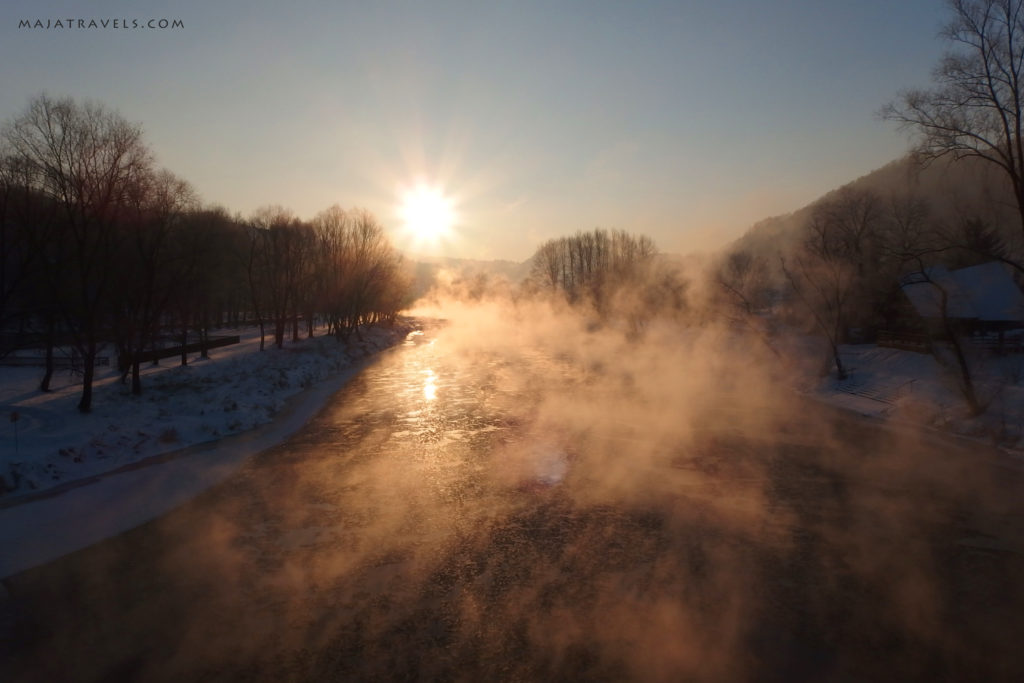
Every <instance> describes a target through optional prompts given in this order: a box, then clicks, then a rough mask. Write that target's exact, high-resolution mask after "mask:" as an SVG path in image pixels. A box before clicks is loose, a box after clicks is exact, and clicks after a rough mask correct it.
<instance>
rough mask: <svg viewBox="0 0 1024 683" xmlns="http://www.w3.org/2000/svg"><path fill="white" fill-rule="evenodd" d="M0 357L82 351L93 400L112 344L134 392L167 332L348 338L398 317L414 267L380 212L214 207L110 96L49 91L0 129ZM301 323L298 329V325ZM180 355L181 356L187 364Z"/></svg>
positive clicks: (86, 399)
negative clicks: (101, 100) (256, 331)
mask: <svg viewBox="0 0 1024 683" xmlns="http://www.w3.org/2000/svg"><path fill="white" fill-rule="evenodd" d="M0 287H2V289H0V340H2V343H0V355H6V354H9V353H11V352H12V351H14V350H16V349H18V348H23V347H27V346H32V347H36V348H43V349H45V365H46V367H45V371H44V373H43V378H42V380H41V382H40V389H41V390H43V391H46V390H48V389H49V388H50V383H51V380H52V377H53V373H54V368H55V353H56V352H57V350H58V349H62V348H71V349H73V353H74V354H75V355H76V356H77V358H78V359H79V360H80V363H81V369H82V380H83V383H82V394H81V398H80V400H79V403H78V408H79V410H80V411H82V412H89V410H90V409H91V406H92V387H93V380H94V377H95V368H96V361H97V358H98V357H99V354H100V350H101V349H102V348H104V347H107V346H112V347H113V348H114V349H115V350H116V352H117V354H118V357H119V358H120V359H123V360H124V359H127V361H128V362H127V363H125V366H124V367H122V371H123V372H124V376H125V378H127V375H128V373H131V376H132V391H133V392H134V393H140V392H141V380H140V376H139V362H138V360H135V361H134V362H132V360H131V359H133V358H137V357H138V356H139V355H140V354H141V353H142V352H144V351H145V350H147V349H152V348H154V347H156V346H157V345H158V344H160V343H161V341H162V340H163V339H165V338H167V337H168V336H169V335H173V336H174V337H175V338H177V339H179V340H180V342H181V345H182V346H183V347H184V345H185V342H186V340H187V339H188V337H189V335H190V334H191V335H194V336H196V337H198V338H199V339H200V341H201V342H202V341H205V340H206V339H207V338H208V336H209V333H210V330H211V329H214V328H216V327H218V326H221V325H233V326H238V325H242V324H256V325H259V327H260V332H261V339H260V349H261V350H263V349H264V345H265V335H266V331H267V328H268V327H269V328H270V329H271V330H272V334H273V341H274V343H275V344H276V345H277V346H278V347H281V346H282V345H283V344H284V342H285V340H286V338H287V337H288V336H289V334H290V337H291V339H293V340H297V339H299V338H300V336H301V335H303V334H304V335H306V336H312V335H313V334H314V330H315V327H316V323H317V321H319V322H320V324H321V325H323V326H325V327H326V328H327V331H328V332H329V333H330V334H333V335H334V336H336V337H337V338H339V339H341V340H347V339H348V338H349V337H350V335H352V334H356V335H358V333H359V332H358V330H359V326H360V325H363V324H373V323H379V322H387V321H390V320H393V319H394V317H395V315H396V314H397V312H398V311H399V310H400V309H401V308H403V307H404V306H405V305H407V304H408V291H409V280H408V277H407V275H406V272H405V268H404V265H403V263H402V259H401V257H400V255H399V254H398V253H397V252H396V251H395V250H394V249H393V248H392V247H391V245H390V243H389V242H388V240H387V237H386V235H385V234H384V231H383V228H382V226H381V225H380V223H379V222H378V221H377V220H376V218H374V216H373V215H372V214H370V213H369V212H367V211H364V210H358V209H355V210H344V209H342V208H340V207H339V206H332V207H330V208H328V209H326V210H324V211H322V212H321V213H319V214H318V215H317V216H315V217H314V218H313V219H312V220H302V219H299V218H298V217H296V216H295V215H294V214H293V213H292V212H290V211H289V210H287V209H284V208H282V207H279V206H268V207H264V208H261V209H259V210H257V211H255V212H254V213H253V214H252V215H251V216H249V217H242V216H238V215H235V216H232V215H230V214H229V213H228V212H227V211H226V210H224V209H222V208H219V207H210V206H203V205H202V204H201V203H200V202H199V200H198V198H197V195H196V193H195V191H194V190H193V188H192V187H191V186H190V185H189V183H188V182H187V181H185V180H183V179H181V178H179V177H177V176H175V175H174V174H173V173H171V172H169V171H167V170H164V169H160V168H159V167H158V166H157V164H156V162H155V159H154V155H153V153H152V150H151V149H150V148H149V147H148V146H147V145H146V143H145V141H144V138H143V134H142V130H141V128H140V127H139V126H138V125H136V124H132V123H129V122H128V121H127V120H125V119H124V118H123V117H121V116H120V115H119V114H117V113H116V112H113V111H111V110H109V109H107V108H105V107H103V106H102V105H99V104H94V103H90V102H85V103H82V102H77V101H75V100H72V99H69V98H52V97H50V96H47V95H41V96H38V97H36V98H34V99H33V100H32V101H31V102H30V103H29V105H28V107H27V108H26V109H25V110H24V112H23V113H22V114H21V115H20V116H17V117H16V118H14V119H13V120H11V121H8V122H6V124H4V125H3V127H2V129H0ZM300 328H301V329H300ZM185 360H186V359H185V357H184V355H183V357H182V362H185Z"/></svg>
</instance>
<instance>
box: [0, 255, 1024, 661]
mask: <svg viewBox="0 0 1024 683" xmlns="http://www.w3.org/2000/svg"><path fill="white" fill-rule="evenodd" d="M684 279H686V281H688V282H689V283H690V285H689V286H688V288H687V292H688V299H687V301H686V306H685V307H684V308H685V311H686V312H685V313H684V312H680V311H676V312H674V313H672V314H671V315H659V316H643V317H642V324H641V325H640V326H639V327H638V326H637V323H636V321H635V320H634V321H633V322H632V323H626V322H623V318H622V317H621V316H617V315H611V314H607V313H606V314H605V315H600V314H599V312H598V311H596V310H594V309H593V308H590V307H587V306H570V305H569V304H567V303H565V301H564V300H562V299H559V298H557V297H548V298H544V297H508V296H505V295H504V294H486V293H485V294H483V295H480V293H479V292H478V293H477V295H475V296H471V297H467V296H464V295H465V292H464V291H462V290H460V289H459V287H458V286H455V287H454V288H453V287H452V281H451V279H448V280H447V281H446V282H447V286H446V287H445V288H444V289H443V290H439V291H436V292H435V294H434V296H433V297H432V298H430V299H429V300H428V301H427V302H426V304H425V305H424V306H423V307H421V308H419V309H417V310H416V311H414V313H415V315H416V316H418V318H419V319H420V320H421V321H422V323H423V328H422V330H421V331H420V332H418V333H413V334H412V335H410V337H409V339H408V340H407V341H406V344H405V346H403V347H399V348H397V349H395V350H394V351H393V352H390V353H388V354H385V356H384V357H383V358H382V359H381V360H380V362H379V363H377V364H376V365H374V366H372V367H370V368H368V369H367V370H366V371H365V372H364V373H363V374H362V375H360V376H359V377H358V378H357V379H356V380H354V381H353V382H352V383H351V384H350V385H349V386H348V387H346V388H345V389H344V390H343V391H342V392H340V393H339V394H338V395H337V396H336V397H335V399H334V400H332V401H331V402H330V404H329V405H328V406H327V407H326V408H325V409H324V411H323V412H322V413H321V414H320V415H319V416H318V417H317V418H316V419H315V420H314V421H313V422H312V423H311V424H310V425H309V426H308V427H307V428H306V429H305V430H303V431H302V432H300V434H298V435H297V436H296V437H294V438H293V439H291V440H290V441H288V442H286V443H285V444H282V445H281V446H279V447H277V448H274V449H272V450H270V451H267V452H264V453H261V454H260V455H258V456H256V457H255V458H253V459H252V461H251V462H250V463H249V465H248V466H247V467H246V468H245V469H244V470H243V471H242V472H241V473H240V475H239V476H237V477H235V478H233V479H231V480H229V481H228V482H226V483H224V484H223V485H220V486H218V487H216V488H214V489H211V490H210V491H208V492H206V493H205V494H203V495H202V496H200V497H199V498H198V499H196V500H195V501H193V502H192V503H190V504H188V505H186V506H184V507H183V508H181V509H179V510H177V511H176V512H174V513H172V514H170V515H168V516H166V517H165V518H163V519H160V520H157V521H155V522H152V523H150V524H148V525H146V526H144V527H142V528H140V529H137V530H135V531H133V532H130V533H128V534H125V535H124V536H121V537H119V538H116V539H113V540H111V541H109V542H106V543H103V544H101V545H99V546H95V547H93V548H90V549H87V550H84V551H81V552H79V553H76V554H74V555H72V556H69V557H68V558H65V560H62V561H60V562H57V563H54V564H52V565H48V566H47V567H42V568H39V569H37V570H32V571H29V572H26V573H24V574H21V575H18V576H16V577H12V578H11V579H9V580H8V584H9V585H10V587H11V593H12V595H14V596H17V598H18V605H19V610H20V614H21V619H22V620H23V623H22V626H21V628H20V631H19V633H20V635H19V638H21V639H22V644H23V646H24V650H23V654H22V655H20V656H19V657H15V658H14V663H15V669H14V670H15V671H19V672H20V673H21V674H23V675H24V677H25V678H26V679H33V678H39V679H43V678H65V679H66V678H74V679H80V680H100V679H104V678H118V679H138V680H182V679H192V680H200V679H201V680H237V679H251V680H332V679H333V680H355V679H358V680H394V679H409V678H416V679H423V680H435V679H457V680H556V679H560V680H567V679H582V680H655V681H657V680H666V681H668V680H673V681H675V680H794V679H816V680H822V679H856V680H865V679H880V678H886V679H902V680H906V679H921V678H928V679H931V680H956V679H963V678H965V677H977V676H981V677H982V678H986V679H989V680H996V679H1000V678H1005V679H1009V678H1012V677H1014V676H1016V675H1018V674H1020V673H1021V672H1020V664H1019V662H1018V661H1017V660H1016V658H1014V657H1013V656H1012V655H1013V653H1014V652H1015V649H1016V642H1017V640H1018V638H1017V636H1018V635H1019V634H1020V633H1021V632H1022V631H1021V627H1022V625H1024V624H1022V617H1021V615H1022V614H1024V611H1022V610H1021V609H1020V607H1021V606H1024V593H1022V590H1021V584H1020V581H1019V576H1020V575H1021V574H1020V572H1021V570H1022V569H1024V567H1022V564H1021V559H1020V555H1019V554H1018V553H1017V552H1016V551H1015V550H1013V549H1014V548H1017V549H1019V548H1020V547H1021V545H1020V541H1021V539H1022V531H1024V525H1022V522H1024V517H1022V516H1021V515H1020V507H1019V503H1018V502H1017V490H1018V488H1017V485H1018V484H1019V475H1018V474H1017V473H1016V472H1013V473H1010V472H1009V471H1007V470H1002V469H1000V468H996V467H993V466H992V464H991V462H990V461H989V459H987V458H986V457H985V456H984V454H979V452H978V450H977V449H976V448H973V447H972V448H963V447H960V446H958V445H956V444H955V443H951V442H949V441H940V440H938V439H936V438H934V437H933V436H931V435H929V434H928V433H926V432H924V431H920V430H914V429H900V430H896V429H889V428H885V427H884V426H882V425H878V424H873V423H868V422H865V421H863V420H860V419H858V418H856V417H855V416H850V415H844V414H842V413H840V412H838V411H835V410H832V409H829V408H827V407H823V406H821V405H817V404H814V403H813V402H811V401H809V400H808V399H806V398H803V397H801V396H800V395H798V394H797V393H796V392H795V391H794V390H793V386H792V385H793V381H794V376H795V375H794V372H795V371H794V368H797V367H799V364H800V362H801V360H800V358H799V356H798V355H797V356H793V357H788V356H787V353H786V352H785V350H784V349H783V351H782V352H781V353H780V351H779V349H778V348H772V347H770V346H769V345H767V344H764V343H762V341H761V340H759V339H758V338H756V335H753V334H751V333H749V332H744V331H742V330H740V329H738V328H737V327H736V326H735V325H733V324H730V323H728V322H717V323H716V322H711V321H709V319H708V317H707V316H706V315H704V314H702V313H701V312H700V309H701V306H702V305H703V304H701V303H700V302H701V301H702V300H703V299H704V295H703V294H702V291H703V289H702V286H700V285H699V284H698V278H697V276H696V275H688V276H686V278H684ZM498 289H502V288H498ZM453 292H458V293H459V296H458V297H455V296H453ZM617 301H618V303H617V304H616V306H618V307H619V308H615V307H612V309H614V310H619V311H622V310H627V308H628V306H631V305H632V304H629V303H628V302H629V301H630V299H629V298H628V297H627V296H625V295H624V294H623V295H622V296H620V297H619V298H618V299H617ZM606 311H607V309H606ZM695 321H700V322H699V324H698V323H697V322H695Z"/></svg>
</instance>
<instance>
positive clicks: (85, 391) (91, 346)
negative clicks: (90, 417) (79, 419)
mask: <svg viewBox="0 0 1024 683" xmlns="http://www.w3.org/2000/svg"><path fill="white" fill-rule="evenodd" d="M82 362H83V367H82V398H81V399H80V400H79V401H78V412H80V413H89V412H92V380H93V377H94V376H95V372H96V341H95V340H93V339H90V340H89V343H88V346H87V348H86V353H85V356H84V357H83V358H82Z"/></svg>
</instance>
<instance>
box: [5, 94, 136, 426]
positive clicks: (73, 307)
mask: <svg viewBox="0 0 1024 683" xmlns="http://www.w3.org/2000/svg"><path fill="white" fill-rule="evenodd" d="M2 135H3V138H4V139H5V141H6V142H7V144H8V145H9V147H10V149H11V151H12V153H13V154H14V155H15V156H16V157H17V159H18V160H19V163H21V164H24V165H25V166H26V167H28V168H30V169H32V173H31V174H30V176H31V177H32V178H33V179H34V182H35V183H36V187H35V189H36V190H37V191H38V192H40V193H41V194H42V195H44V196H47V197H50V198H52V199H54V200H55V201H56V202H58V204H59V205H60V207H61V210H62V213H63V218H64V221H63V224H64V225H65V226H66V231H67V233H66V235H63V236H62V238H61V239H63V240H66V244H67V246H68V249H67V252H68V253H67V258H66V259H65V260H64V261H63V262H62V263H60V264H55V265H57V267H59V268H62V269H63V272H64V274H65V275H66V276H67V278H68V280H69V282H70V284H71V285H72V287H73V289H72V291H73V296H72V297H69V299H68V301H67V302H66V303H65V305H64V306H63V311H62V312H63V318H64V320H65V322H66V324H67V326H68V329H69V330H70V332H71V333H72V335H73V337H74V343H75V347H76V348H77V349H78V351H79V353H80V354H81V356H82V372H83V378H82V397H81V400H80V401H79V403H78V409H79V410H80V411H81V412H89V411H90V410H91V408H92V383H93V376H94V373H95V362H96V356H97V350H98V348H99V345H100V341H101V315H102V312H103V310H102V308H103V304H104V302H105V297H106V296H107V294H108V293H109V288H110V285H111V282H112V275H113V272H114V268H113V267H112V264H111V263H110V262H109V256H110V254H112V253H114V251H115V249H114V245H115V243H116V241H117V240H118V239H119V237H120V233H119V230H118V225H119V222H120V221H121V220H122V219H123V218H124V216H125V213H126V211H127V208H128V204H129V195H130V193H131V192H132V190H133V188H135V187H136V186H137V184H138V183H139V182H140V179H141V178H142V177H144V176H145V175H146V174H147V173H148V172H149V169H150V167H151V165H152V159H151V155H150V152H149V150H148V148H147V147H146V146H145V145H144V144H143V141H142V130H141V129H140V128H139V127H138V126H136V125H134V124H131V123H128V122H127V121H126V120H125V119H123V118H122V117H121V116H120V115H118V114H116V113H114V112H111V111H109V110H107V109H104V108H103V107H101V106H99V105H96V104H91V103H86V104H79V103H77V102H75V101H74V100H71V99H61V100H55V99H52V98H50V97H48V96H46V95H41V96H39V97H36V98H35V99H33V100H32V101H31V102H30V104H29V106H28V108H27V110H26V111H25V112H24V113H23V114H22V115H21V116H20V117H18V118H16V119H15V120H14V121H13V122H12V123H10V124H9V125H7V126H6V127H5V128H4V129H3V133H2Z"/></svg>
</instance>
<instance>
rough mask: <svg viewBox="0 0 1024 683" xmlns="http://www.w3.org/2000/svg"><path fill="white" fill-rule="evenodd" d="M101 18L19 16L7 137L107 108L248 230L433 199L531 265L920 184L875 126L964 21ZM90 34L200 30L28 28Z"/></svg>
mask: <svg viewBox="0 0 1024 683" xmlns="http://www.w3.org/2000/svg"><path fill="white" fill-rule="evenodd" d="M87 4H88V7H89V9H82V7H83V6H84V5H86V3H81V2H79V3H71V2H48V1H46V0H42V1H39V0H36V1H33V2H26V1H21V0H14V1H12V0H6V1H5V2H4V3H3V5H2V7H0V65H2V66H0V119H3V120H9V119H10V118H12V117H13V116H16V115H17V114H18V113H20V112H21V111H22V110H23V109H24V108H25V106H26V105H27V103H28V101H29V99H30V98H31V97H32V96H33V95H35V94H37V93H39V92H42V91H46V92H48V93H49V94H51V95H70V96H73V97H75V98H91V99H95V100H98V101H99V102H101V103H103V104H105V105H107V106H109V107H112V108H114V109H117V110H118V111H119V112H120V113H121V114H122V115H123V116H125V117H126V118H127V119H129V120H131V121H135V122H138V123H141V124H142V125H143V127H144V129H145V132H146V138H147V140H148V141H149V143H150V145H151V146H152V147H153V149H154V150H155V152H156V154H157V157H158V159H159V162H160V163H161V164H162V165H163V166H166V167H167V168H169V169H171V170H172V171H174V172H175V173H177V174H179V175H180V176H182V177H184V178H186V179H187V180H189V181H190V182H191V183H192V184H193V185H194V186H195V187H196V188H197V190H198V191H199V193H200V194H201V196H202V197H203V199H204V200H205V201H207V202H209V203H217V204H221V205H224V206H225V207H227V208H228V209H229V210H231V211H233V212H234V211H239V212H242V213H243V214H248V213H249V212H251V211H252V210H253V209H255V208H256V207H258V206H261V205H264V204H270V203H273V204H282V205H284V206H287V207H290V208H291V209H293V210H294V211H295V212H296V213H298V214H299V215H300V216H303V217H311V216H312V215H313V214H315V213H316V212H317V211H319V210H321V209H324V208H326V207H327V206H329V205H331V204H334V203H339V204H341V205H342V206H344V207H351V206H361V207H365V208H368V209H370V210H371V211H373V212H374V213H375V214H376V215H377V216H378V217H379V218H380V219H381V221H382V222H383V223H384V224H385V225H386V226H387V227H388V228H389V230H396V229H397V228H398V226H399V224H400V223H401V221H400V219H399V217H398V215H397V208H396V204H397V202H398V198H397V196H398V194H399V192H400V188H401V187H402V186H404V185H406V186H407V185H409V184H410V183H413V182H415V181H416V180H417V179H421V178H422V179H425V180H427V181H428V182H432V183H438V184H440V185H442V186H443V187H444V189H445V191H446V192H447V193H448V194H449V195H450V196H451V197H452V198H453V199H454V200H455V202H456V210H457V212H458V216H459V223H460V224H459V225H458V226H457V227H456V232H455V234H454V235H453V237H452V238H451V239H450V240H448V242H447V243H446V244H444V245H442V246H440V247H438V248H437V250H438V251H440V252H442V253H445V254H447V255H453V256H465V257H471V258H508V259H514V260H521V259H524V258H526V257H528V256H529V255H530V254H531V253H532V251H533V249H534V248H535V247H536V246H537V245H538V244H539V243H540V242H541V241H543V240H545V239H547V238H549V237H552V236H557V235H561V234H567V233H573V232H575V231H577V230H581V229H583V230H586V229H591V228H594V227H607V228H623V229H626V230H629V231H632V232H638V233H645V234H648V235H650V236H652V237H653V238H654V239H655V241H656V242H657V243H658V245H659V246H660V247H661V248H662V249H663V250H666V251H674V252H688V251H691V250H694V249H705V248H708V247H714V246H719V245H721V244H724V243H725V242H727V241H728V240H730V239H732V238H734V237H736V236H738V235H739V234H741V233H742V232H743V231H744V230H745V229H746V228H748V227H749V226H750V225H751V224H752V223H753V222H755V221H756V220H759V219H761V218H764V217H767V216H769V215H775V214H779V213H786V212H788V211H790V210H793V209H796V208H799V207H800V206H802V205H804V204H806V203H808V202H809V201H811V200H813V199H815V198H816V197H817V196H819V195H821V194H822V193H824V192H826V191H827V190H829V189H832V188H834V187H836V186H838V185H840V184H842V183H844V182H846V181H849V180H852V179H854V178H856V177H858V176H860V175H863V174H865V173H868V172H870V171H872V170H874V169H875V168H878V167H879V166H882V165H884V164H885V163H887V162H889V161H891V160H893V159H895V158H897V157H898V156H900V155H901V154H902V153H903V152H904V151H905V150H906V147H907V142H906V138H905V137H904V136H903V135H902V134H901V133H899V132H898V131H897V130H896V129H895V128H894V127H893V125H892V124H888V123H885V122H882V121H879V120H878V119H877V117H876V116H875V112H876V111H877V110H878V109H879V108H880V107H881V106H882V105H883V104H885V102H886V101H888V100H889V99H891V98H892V97H893V96H895V95H896V94H897V92H898V91H899V90H900V89H901V88H904V87H910V86H918V85H927V83H928V80H929V76H930V72H931V69H932V67H933V65H934V64H935V62H936V60H937V58H938V56H939V55H940V54H941V52H942V49H943V46H942V43H941V42H940V40H939V39H938V38H937V34H938V31H939V29H940V28H941V26H942V24H943V23H944V22H945V20H946V13H945V8H944V3H943V2H941V0H899V2H893V1H892V0H859V1H857V2H851V1H850V0H778V1H775V2H769V1H768V0H761V1H757V0H717V1H714V0H707V1H702V2H693V1H682V0H680V1H678V2H628V1H627V0H620V1H607V2H598V1H590V2H584V1H582V0H580V1H577V2H558V1H556V0H547V1H542V2H529V1H526V0H518V1H516V2H501V3H498V2H482V1H480V0H477V1H473V2H471V1H467V2H455V1H435V2H428V1H421V2H388V1H374V2H347V3H346V2H330V3H328V2H323V3H314V2H307V3H296V4H294V5H286V4H285V3H280V2H267V1H264V0H256V1H251V2H246V3H227V2H219V3H212V2H209V0H204V1H203V2H198V1H193V0H186V1H183V2H182V1H177V2H170V1H169V0H165V1H164V2H148V1H147V2H90V3H87ZM69 18H70V19H75V20H77V19H86V20H88V19H93V18H95V19H97V20H99V19H111V20H113V19H119V20H127V21H128V22H129V23H130V22H131V21H132V20H138V21H139V22H140V23H145V22H146V21H148V20H149V19H162V18H166V19H171V20H174V19H180V20H181V21H182V22H183V24H184V28H179V29H167V30H159V29H156V30H150V29H138V30H133V29H113V28H108V29H89V28H83V29H79V28H74V29H66V28H64V29H50V30H41V29H26V28H19V26H18V22H19V21H20V20H22V19H28V20H32V21H35V20H36V19H41V20H43V21H44V22H45V21H46V20H48V19H49V20H56V19H69ZM394 234H395V238H396V240H398V241H399V242H400V241H401V235H400V234H399V233H398V232H397V230H396V232H395V233H394ZM399 246H404V245H403V244H401V243H400V244H399Z"/></svg>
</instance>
